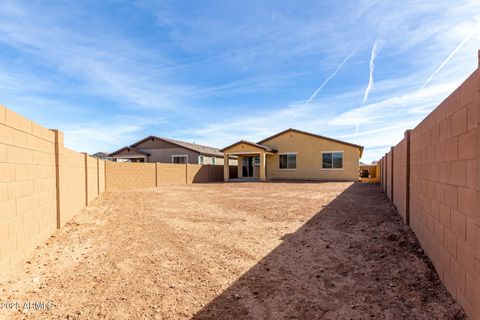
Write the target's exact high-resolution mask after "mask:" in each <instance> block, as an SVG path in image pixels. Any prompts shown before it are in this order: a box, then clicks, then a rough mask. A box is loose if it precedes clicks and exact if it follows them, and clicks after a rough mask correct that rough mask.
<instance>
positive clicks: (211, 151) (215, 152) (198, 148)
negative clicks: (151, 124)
mask: <svg viewBox="0 0 480 320" xmlns="http://www.w3.org/2000/svg"><path fill="white" fill-rule="evenodd" d="M152 138H153V139H159V140H163V141H166V142H169V143H172V144H174V145H177V146H179V147H182V148H185V149H189V150H192V151H195V152H198V153H199V154H202V155H207V156H215V157H223V153H222V152H221V151H220V149H217V148H213V147H209V146H204V145H201V144H196V143H190V142H185V141H180V140H174V139H169V138H161V137H157V136H148V137H146V138H144V139H142V140H140V141H138V142H135V143H134V144H132V145H131V146H130V147H136V146H138V145H139V144H141V143H143V142H145V141H147V140H149V139H152Z"/></svg>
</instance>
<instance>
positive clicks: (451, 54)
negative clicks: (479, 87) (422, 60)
mask: <svg viewBox="0 0 480 320" xmlns="http://www.w3.org/2000/svg"><path fill="white" fill-rule="evenodd" d="M479 28H480V24H477V25H476V26H475V28H473V29H472V31H470V33H469V34H467V36H466V37H465V39H463V41H462V42H461V43H460V44H459V45H458V46H457V47H456V48H455V49H454V50H453V51H452V52H451V53H450V55H449V56H448V57H447V59H445V60H444V61H443V62H442V64H440V66H439V67H438V68H437V69H436V70H435V71H434V72H433V73H432V74H431V75H430V77H428V79H427V80H426V81H425V82H424V83H423V85H422V86H421V87H420V89H418V90H422V89H423V88H425V87H426V86H427V85H428V84H429V83H430V81H432V79H433V77H435V76H436V75H437V73H438V72H440V70H442V69H443V67H444V66H445V65H446V64H447V63H448V62H449V61H450V60H451V59H452V58H453V56H455V55H456V54H457V52H458V50H460V49H461V48H462V47H463V45H464V44H465V43H467V41H468V40H470V38H471V37H472V36H473V35H474V34H475V33H476V32H477V31H478V29H479ZM409 103H410V101H408V100H407V101H406V102H405V103H404V104H403V106H402V107H401V108H400V110H398V112H397V113H396V114H395V116H398V115H399V114H400V112H402V111H403V109H405V108H406V107H407V106H408V104H409Z"/></svg>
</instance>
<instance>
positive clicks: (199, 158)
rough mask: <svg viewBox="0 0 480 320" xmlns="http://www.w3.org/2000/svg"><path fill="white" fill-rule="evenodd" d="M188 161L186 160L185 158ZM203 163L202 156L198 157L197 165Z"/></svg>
mask: <svg viewBox="0 0 480 320" xmlns="http://www.w3.org/2000/svg"><path fill="white" fill-rule="evenodd" d="M187 160H188V158H187ZM204 163H205V158H204V157H203V155H199V156H198V164H204Z"/></svg>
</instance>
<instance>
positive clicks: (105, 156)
mask: <svg viewBox="0 0 480 320" xmlns="http://www.w3.org/2000/svg"><path fill="white" fill-rule="evenodd" d="M92 157H95V158H98V159H100V160H112V157H110V156H109V155H108V153H106V152H97V153H95V154H92Z"/></svg>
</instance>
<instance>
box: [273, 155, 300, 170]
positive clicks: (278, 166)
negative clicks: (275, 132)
mask: <svg viewBox="0 0 480 320" xmlns="http://www.w3.org/2000/svg"><path fill="white" fill-rule="evenodd" d="M285 154H286V155H289V154H294V155H295V169H292V168H280V156H281V155H285ZM277 163H278V170H282V171H284V170H285V171H295V170H297V152H280V153H278V162H277ZM287 167H288V157H287Z"/></svg>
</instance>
